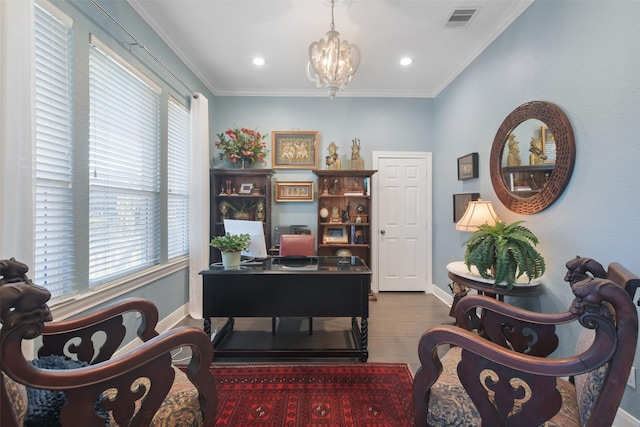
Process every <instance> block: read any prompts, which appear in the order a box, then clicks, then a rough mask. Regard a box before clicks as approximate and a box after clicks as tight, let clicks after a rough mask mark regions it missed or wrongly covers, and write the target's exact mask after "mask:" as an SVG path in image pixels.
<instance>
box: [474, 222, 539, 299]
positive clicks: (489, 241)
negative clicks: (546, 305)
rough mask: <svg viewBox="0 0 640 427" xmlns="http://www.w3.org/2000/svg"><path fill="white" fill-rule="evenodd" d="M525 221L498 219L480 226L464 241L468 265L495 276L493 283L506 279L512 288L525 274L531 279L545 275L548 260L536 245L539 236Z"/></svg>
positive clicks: (507, 284)
mask: <svg viewBox="0 0 640 427" xmlns="http://www.w3.org/2000/svg"><path fill="white" fill-rule="evenodd" d="M523 222H524V221H517V222H514V223H512V224H509V225H507V224H505V223H503V222H501V221H497V222H496V223H495V224H494V225H490V224H483V225H481V226H479V227H478V230H477V231H476V232H474V233H473V235H472V236H471V237H470V238H469V240H467V241H466V242H465V244H466V245H467V250H466V252H465V254H464V262H465V264H466V265H467V268H468V269H469V270H471V266H472V265H473V266H475V267H476V268H477V269H478V273H480V275H481V276H482V277H483V278H485V279H494V280H495V281H494V286H495V285H501V284H503V283H505V284H506V286H507V288H509V289H510V288H512V287H513V284H514V283H516V280H517V279H518V278H519V277H521V276H522V275H526V276H527V278H528V279H529V282H531V280H533V279H537V278H538V277H540V276H542V275H543V274H544V271H545V262H544V258H543V257H542V255H540V253H539V252H538V251H537V250H536V248H535V246H536V245H537V244H538V238H537V237H536V236H535V235H534V234H533V233H532V232H531V230H529V229H528V228H526V227H524V226H522V225H521V224H522V223H523Z"/></svg>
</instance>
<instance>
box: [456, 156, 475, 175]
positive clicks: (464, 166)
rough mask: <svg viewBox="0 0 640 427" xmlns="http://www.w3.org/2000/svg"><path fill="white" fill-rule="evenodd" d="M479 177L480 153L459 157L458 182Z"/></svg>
mask: <svg viewBox="0 0 640 427" xmlns="http://www.w3.org/2000/svg"><path fill="white" fill-rule="evenodd" d="M477 177H478V153H469V154H467V155H466V156H462V157H458V181H464V180H465V179H472V178H477Z"/></svg>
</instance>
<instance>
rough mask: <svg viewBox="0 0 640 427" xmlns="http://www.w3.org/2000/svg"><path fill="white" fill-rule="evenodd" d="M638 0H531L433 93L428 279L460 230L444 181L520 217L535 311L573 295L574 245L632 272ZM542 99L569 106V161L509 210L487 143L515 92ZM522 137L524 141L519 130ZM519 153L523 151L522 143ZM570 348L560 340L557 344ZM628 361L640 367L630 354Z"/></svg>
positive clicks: (440, 278) (637, 411) (636, 220)
mask: <svg viewBox="0 0 640 427" xmlns="http://www.w3.org/2000/svg"><path fill="white" fill-rule="evenodd" d="M638 17H640V2H637V1H536V2H534V3H533V4H532V5H531V6H530V7H529V8H528V9H527V10H526V11H525V12H524V13H523V14H522V15H521V16H520V17H519V19H517V20H516V21H515V22H514V23H513V24H512V25H511V26H510V27H509V28H508V29H507V30H506V31H505V32H504V33H503V34H502V35H501V36H500V37H499V38H498V39H497V40H496V41H495V42H494V43H493V44H492V45H491V46H490V47H489V48H488V49H486V50H485V52H483V54H482V55H481V56H480V57H479V58H478V59H477V60H476V61H474V62H473V63H472V64H471V66H470V67H468V68H467V69H466V70H465V71H464V72H463V73H462V75H460V76H459V77H458V78H457V79H456V80H455V81H454V82H453V83H452V84H451V85H449V86H448V87H447V88H446V90H444V91H443V92H442V93H441V94H440V95H439V96H438V97H437V98H436V100H435V106H434V112H435V115H434V124H435V129H436V131H435V135H434V139H435V140H436V149H435V155H434V158H435V159H438V161H436V162H434V216H433V217H434V224H435V226H434V272H433V273H434V275H433V277H434V282H435V283H436V284H437V285H438V286H440V287H444V286H445V284H446V283H447V282H448V280H447V276H446V271H445V266H446V264H447V263H448V262H450V261H451V260H456V259H461V256H462V254H463V252H462V247H461V245H462V243H463V242H464V241H465V240H466V239H467V238H468V237H469V234H467V233H460V232H457V231H456V230H455V229H454V227H453V226H452V224H451V220H450V217H451V207H450V206H449V205H450V203H449V202H450V199H451V194H453V193H463V192H480V194H481V196H482V197H483V198H484V199H488V200H492V201H493V202H494V206H495V208H496V211H497V213H498V215H499V216H500V217H501V218H502V219H503V220H504V221H506V222H513V221H515V220H525V221H526V223H525V224H524V225H525V226H527V227H529V228H530V229H531V230H532V231H534V232H535V233H536V235H537V236H538V237H539V238H540V242H541V243H540V245H539V249H540V251H541V253H542V254H543V255H544V257H545V259H546V261H547V268H548V270H547V273H546V275H545V289H546V290H545V294H544V295H543V296H541V297H540V299H539V301H538V302H537V303H536V304H537V305H539V306H540V309H541V311H545V312H553V311H559V310H564V309H566V307H567V306H568V303H569V301H570V298H571V294H570V291H569V288H568V286H567V284H566V283H565V282H563V280H562V278H563V274H564V263H565V262H566V261H568V260H569V259H571V258H573V257H575V256H576V255H581V256H587V257H592V258H595V259H596V260H599V261H600V262H601V263H603V264H605V266H606V265H607V264H608V263H610V262H613V261H618V262H621V263H622V264H623V265H625V266H627V267H628V268H629V269H631V270H632V271H634V272H636V273H640V256H639V255H640V216H639V215H638V209H639V208H640V191H639V190H638V172H637V161H638V159H639V158H640V144H639V143H638V140H639V138H640V120H639V119H638V117H640V84H639V83H638V76H640V27H639V26H638V25H637V18H638ZM532 100H544V101H549V102H553V103H555V104H557V105H558V106H559V107H560V108H561V109H562V110H563V111H564V112H565V113H566V114H567V116H568V118H569V120H570V122H571V124H572V127H573V131H574V134H575V140H576V149H577V156H576V165H575V169H574V172H573V176H572V178H571V182H570V183H569V186H568V187H567V189H566V190H565V193H564V195H563V196H561V197H560V199H559V200H558V201H556V202H555V204H553V205H552V206H551V207H550V208H548V209H546V210H545V211H543V212H541V213H539V214H536V215H519V214H515V213H513V212H510V211H509V210H507V209H506V208H504V206H502V205H501V203H500V201H499V200H498V199H497V197H496V196H495V192H494V191H493V188H492V186H491V180H490V177H489V153H490V149H491V144H492V141H493V138H494V136H495V134H496V131H497V129H498V127H499V126H500V124H501V122H502V120H504V118H505V117H506V116H507V115H508V114H509V113H510V112H511V111H512V110H513V109H514V108H516V107H517V106H519V105H520V104H522V103H524V102H527V101H532ZM521 142H522V141H521ZM472 151H477V152H478V153H479V155H480V165H481V167H480V177H479V178H478V179H477V180H469V181H463V182H458V181H456V177H455V169H454V168H452V167H451V165H454V164H455V162H456V158H457V157H459V156H461V155H464V154H466V153H468V152H472ZM521 154H522V153H521ZM563 350H565V351H568V350H570V348H564V349H563ZM635 366H637V367H640V354H638V353H637V354H636V363H635ZM638 402H640V394H638V392H637V391H635V390H632V389H630V388H627V392H626V394H625V396H624V400H623V403H622V408H623V409H624V410H625V411H627V412H629V413H631V414H632V415H633V416H634V417H635V418H636V419H638V418H640V407H639V405H638Z"/></svg>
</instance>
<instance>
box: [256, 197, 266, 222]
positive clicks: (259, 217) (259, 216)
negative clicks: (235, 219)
mask: <svg viewBox="0 0 640 427" xmlns="http://www.w3.org/2000/svg"><path fill="white" fill-rule="evenodd" d="M264 218H265V214H264V202H263V201H262V200H261V201H259V202H258V206H257V207H256V221H263V222H264Z"/></svg>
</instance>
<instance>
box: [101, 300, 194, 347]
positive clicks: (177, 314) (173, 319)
mask: <svg viewBox="0 0 640 427" xmlns="http://www.w3.org/2000/svg"><path fill="white" fill-rule="evenodd" d="M188 315H189V304H188V303H187V304H185V305H183V306H182V307H179V308H178V309H177V310H176V311H174V312H173V313H171V314H169V315H168V316H167V317H165V318H164V319H161V320H160V321H159V322H158V325H157V326H156V331H158V333H159V334H161V333H163V332H165V331H168V330H169V329H172V328H174V327H175V326H176V325H177V324H178V323H180V322H181V321H182V320H183V319H184V318H185V317H187V316H188ZM140 344H142V340H140V338H136V339H134V340H133V341H131V342H130V343H129V344H127V345H125V346H124V347H122V348H121V349H120V350H118V351H116V352H115V354H114V356H118V355H120V354H124V353H127V352H129V351H131V350H133V349H134V348H136V347H138V346H140Z"/></svg>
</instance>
